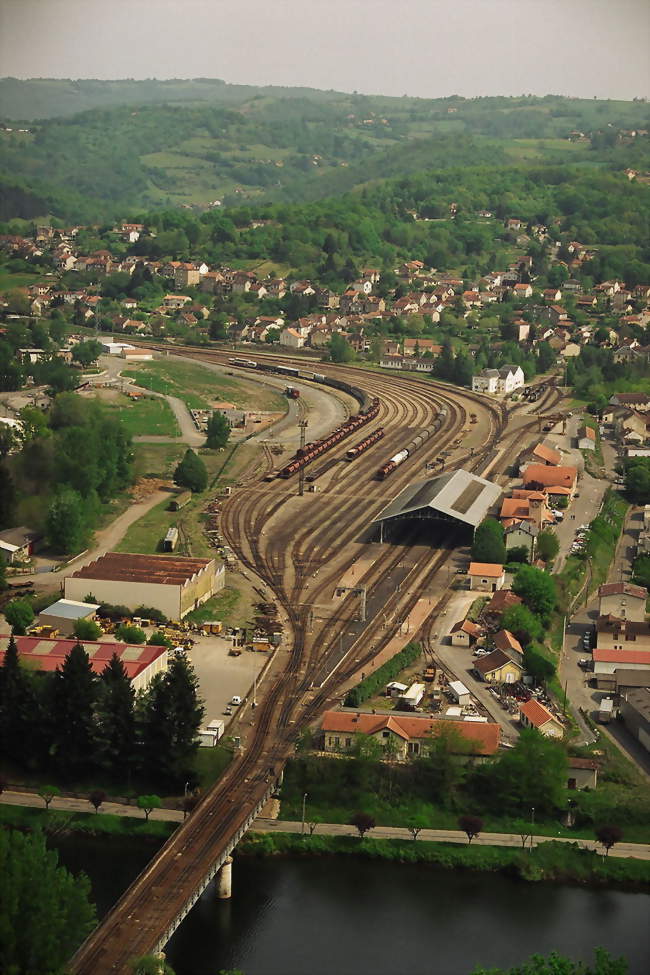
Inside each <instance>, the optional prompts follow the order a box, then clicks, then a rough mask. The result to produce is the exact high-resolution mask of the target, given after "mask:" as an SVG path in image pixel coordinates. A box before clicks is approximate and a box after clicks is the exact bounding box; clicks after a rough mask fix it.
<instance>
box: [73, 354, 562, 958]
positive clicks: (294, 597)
mask: <svg viewBox="0 0 650 975" xmlns="http://www.w3.org/2000/svg"><path fill="white" fill-rule="evenodd" d="M165 348H166V350H167V347H165ZM174 351H175V352H178V353H179V354H182V355H185V356H187V355H189V356H191V357H193V358H207V359H209V360H210V361H218V362H221V363H222V364H224V365H225V364H227V359H228V356H229V353H215V352H205V351H198V350H197V349H195V348H188V349H185V348H175V349H174ZM256 358H259V357H258V356H257V355H256ZM266 358H272V357H266ZM280 361H282V362H284V363H286V361H287V359H286V357H281V359H280ZM318 368H319V369H321V367H320V366H319V367H318ZM331 369H332V367H325V366H323V367H322V371H323V372H325V371H326V370H327V371H330V370H331ZM335 371H336V374H337V376H339V377H341V378H343V379H346V380H348V379H349V381H351V382H352V383H353V384H354V385H357V386H360V387H362V388H363V389H364V390H365V391H366V392H367V393H368V394H370V395H373V396H378V397H379V398H380V401H381V409H380V412H379V416H378V417H377V419H376V421H375V422H376V424H377V425H381V426H383V427H384V428H385V430H386V436H385V439H384V440H382V441H381V446H380V448H379V449H380V450H381V455H382V456H383V454H384V453H385V454H386V455H387V456H390V454H389V451H390V450H391V449H392V448H393V446H394V445H395V444H396V443H397V441H398V438H401V440H402V442H403V441H404V438H405V430H408V431H412V430H413V429H415V428H421V427H424V426H428V425H430V424H431V421H432V418H433V417H434V415H435V414H437V413H439V412H440V411H441V410H442V409H444V410H446V417H445V420H444V423H443V425H442V426H441V428H440V430H439V432H438V434H437V435H436V437H435V438H432V439H433V440H434V441H435V443H427V444H426V445H424V446H423V447H422V449H421V452H419V453H418V455H417V460H416V461H415V462H413V461H412V460H411V459H410V458H409V460H408V461H407V462H405V463H404V464H403V465H402V466H401V467H399V468H397V470H396V471H395V473H394V474H393V475H392V476H391V480H390V482H389V487H388V491H389V493H390V495H391V496H393V495H396V494H397V493H399V491H401V490H402V488H403V487H404V486H405V484H407V483H408V482H409V481H411V480H413V478H414V476H417V475H418V474H419V473H420V471H421V462H422V461H425V460H426V459H427V458H429V457H431V456H432V454H435V453H439V452H440V450H441V449H445V447H446V446H448V445H450V444H452V443H454V442H455V441H457V440H458V438H459V436H462V432H463V431H464V430H466V429H467V420H468V413H469V412H470V411H474V412H477V413H478V412H480V413H481V414H482V416H483V420H484V422H487V425H488V433H487V436H486V439H485V444H484V446H483V447H482V448H481V449H480V450H479V451H476V452H475V454H474V457H473V458H472V461H471V465H467V466H471V467H472V468H474V469H480V468H481V465H482V464H483V465H484V464H485V462H486V461H487V459H488V458H489V457H490V456H491V454H492V453H493V451H494V449H495V447H496V445H497V444H498V443H499V441H500V439H501V437H502V434H503V432H504V429H505V425H506V422H507V416H506V411H505V410H504V409H503V408H501V407H500V406H499V405H498V404H492V403H489V402H486V401H485V400H484V399H483V398H481V397H479V396H477V395H476V394H472V393H470V392H466V391H464V390H463V391H454V390H453V389H452V388H451V387H447V386H445V385H444V384H440V383H433V382H431V381H430V380H424V379H421V378H419V377H410V376H409V377H408V378H406V377H402V376H393V375H390V376H386V375H384V374H380V373H374V372H370V371H367V370H361V369H358V368H354V367H342V368H337V369H336V370H335ZM301 381H302V380H301ZM545 395H546V394H545ZM549 397H550V394H549ZM549 401H550V399H549ZM542 403H543V400H542V401H540V406H541V405H542ZM536 422H537V421H536V420H535V419H532V420H531V423H536ZM374 428H375V423H373V424H372V425H370V427H369V430H370V431H371V430H372V429H374ZM263 462H264V465H265V466H266V468H267V469H268V468H269V467H272V466H273V462H274V458H273V455H272V454H271V452H270V450H267V451H265V452H264V454H263ZM377 466H378V449H373V450H370V451H368V452H367V453H364V454H361V455H360V456H359V458H357V459H356V460H355V461H354V462H353V463H352V464H346V463H345V462H342V463H341V464H340V466H339V467H338V468H337V469H336V470H335V472H334V473H333V475H332V476H331V477H330V480H329V483H328V485H327V487H326V488H325V490H324V491H322V492H320V493H318V494H317V495H308V496H305V497H304V498H302V499H298V498H296V497H295V489H294V486H293V482H284V481H275V482H271V483H268V484H265V483H261V482H260V480H259V474H258V471H257V469H255V465H251V468H250V469H249V471H248V472H247V473H246V474H245V475H244V477H243V478H242V485H241V488H240V490H238V491H237V492H236V493H235V494H233V495H232V496H231V497H230V498H229V499H227V501H226V502H225V503H224V504H223V507H222V516H221V532H222V534H223V536H224V538H225V539H226V541H227V542H228V544H229V545H230V547H231V548H232V550H233V551H234V552H236V553H237V555H238V558H239V560H240V562H241V564H242V566H244V567H246V569H247V570H248V571H249V572H251V573H252V574H254V575H255V576H256V577H257V579H259V580H260V581H261V582H262V583H263V584H264V585H265V586H267V587H268V588H269V589H270V590H272V591H273V593H274V594H275V598H276V599H277V600H278V602H279V603H280V604H281V605H282V608H283V611H284V614H285V617H286V621H287V628H288V632H287V642H288V645H289V652H288V655H287V658H286V663H285V664H284V666H282V668H281V669H277V668H276V670H275V671H273V670H271V671H270V672H269V676H268V677H267V679H266V682H265V693H264V696H263V698H262V699H261V701H260V703H259V705H258V707H257V709H256V710H255V712H254V723H253V726H252V727H251V729H250V732H249V734H248V737H247V740H246V744H245V749H244V751H243V754H241V755H239V756H238V757H237V758H236V759H235V760H234V761H233V762H232V764H231V766H230V767H229V768H228V770H227V771H226V773H225V774H224V776H223V777H222V779H221V780H220V781H219V782H218V783H216V784H215V785H214V786H213V787H212V789H210V790H209V792H207V793H206V795H205V796H204V797H203V798H202V800H201V802H200V803H199V805H198V806H197V807H196V809H195V810H194V811H193V812H192V814H191V815H190V816H189V817H188V819H187V820H186V822H185V823H183V824H182V825H181V826H180V827H179V828H178V830H177V831H176V832H175V833H174V834H173V836H172V837H170V839H169V840H168V841H167V843H166V844H165V846H164V847H163V848H162V850H161V851H160V852H159V854H158V855H157V857H156V858H155V860H154V861H152V863H151V864H149V866H148V867H147V868H146V869H145V870H144V871H143V872H142V873H141V874H140V876H139V877H138V878H137V879H136V880H135V882H134V883H133V884H132V886H131V887H130V888H129V890H127V891H126V892H125V894H124V895H123V896H122V897H121V898H120V900H119V901H118V902H117V904H115V906H114V907H113V908H112V910H111V911H110V912H109V914H108V915H107V916H106V917H105V919H104V921H103V922H102V924H101V925H100V927H99V928H98V929H97V930H96V931H95V932H94V933H93V934H91V935H90V937H89V938H88V939H87V940H86V942H85V943H84V944H83V945H82V946H81V948H80V949H79V951H78V952H77V953H76V955H75V956H74V958H73V959H72V962H71V964H70V970H71V971H72V972H75V973H86V975H97V973H100V975H103V973H109V972H125V973H126V972H128V971H129V967H128V966H129V960H130V959H132V958H134V957H137V956H139V955H143V954H147V953H149V952H151V951H153V950H155V949H158V948H161V947H163V946H164V944H165V943H166V941H167V940H168V938H169V936H170V934H171V932H172V931H173V928H174V922H175V918H176V917H177V916H178V915H179V914H180V913H181V912H182V911H183V910H184V909H185V908H186V906H187V905H188V904H191V903H192V902H193V899H194V897H195V891H196V890H197V889H202V887H203V886H204V882H205V877H206V873H207V871H208V867H209V865H211V864H212V863H214V862H217V861H218V858H219V856H220V855H221V854H223V851H224V850H227V849H229V848H230V847H231V846H232V841H233V837H236V836H238V835H239V834H240V832H241V831H242V830H243V829H244V828H245V826H246V824H247V823H248V821H249V819H250V816H251V814H252V813H253V812H254V811H255V810H256V809H257V807H258V806H259V804H260V803H261V802H262V801H263V800H264V798H265V797H267V796H268V794H269V792H270V789H271V788H272V782H271V780H272V778H273V776H274V775H275V774H277V772H278V771H279V769H280V768H281V766H282V765H283V763H284V762H285V761H286V759H287V757H288V756H289V755H290V754H291V752H292V749H293V747H294V743H295V738H296V735H297V732H298V731H299V729H300V727H301V726H303V725H304V724H306V723H308V722H310V721H312V720H314V719H315V718H316V717H317V716H318V714H319V713H320V712H321V711H322V710H323V709H324V708H326V707H327V706H329V705H331V704H332V703H333V702H334V700H336V698H337V696H339V695H340V689H341V688H342V687H343V686H344V684H345V682H346V681H348V680H349V679H350V677H352V676H353V675H354V674H355V673H357V672H358V670H359V668H360V667H363V666H366V665H368V664H370V663H371V661H372V659H373V657H374V656H375V655H376V654H377V653H378V652H380V650H381V649H382V647H383V646H385V645H386V643H387V642H388V641H389V640H390V639H391V637H392V636H393V633H394V628H391V627H388V628H385V629H384V628H383V627H382V626H381V625H380V624H379V621H378V620H377V619H374V620H372V621H371V622H370V623H369V624H368V625H367V626H366V627H365V628H364V629H363V630H362V631H361V632H359V633H355V634H354V642H353V644H352V648H353V649H354V653H350V652H349V651H350V646H346V647H343V642H344V637H345V635H346V630H347V629H348V626H349V620H350V606H351V602H350V597H349V596H348V597H344V598H343V599H342V600H341V603H340V606H339V607H337V609H336V610H335V611H333V612H332V613H330V614H329V616H328V617H327V618H325V619H322V620H321V619H316V620H314V619H313V618H312V619H311V620H310V618H309V609H308V606H309V605H312V606H315V605H317V604H319V603H321V602H322V601H324V600H326V598H327V597H328V595H329V594H331V592H332V590H333V589H334V588H335V586H336V582H337V580H338V579H340V578H341V576H342V575H343V574H344V573H346V572H347V571H349V570H350V569H351V567H352V565H353V564H354V555H353V554H352V553H351V545H350V543H351V542H353V541H355V540H357V539H359V537H360V535H361V533H362V532H363V530H364V529H365V527H366V526H367V525H368V523H369V521H371V520H372V518H373V517H375V515H376V513H377V512H378V511H379V510H380V508H381V507H382V506H383V504H384V503H385V497H386V493H387V492H386V487H385V486H384V485H382V484H380V483H379V482H377V481H375V480H373V474H374V471H375V470H376V468H377ZM416 472H417V473H416ZM360 502H361V503H360ZM413 532H414V534H416V530H415V528H414V529H413ZM413 540H414V539H413V538H406V539H405V540H404V543H403V544H401V545H396V546H385V547H383V549H382V550H381V551H380V552H379V554H378V555H377V557H376V559H375V560H374V561H373V562H372V563H371V564H370V565H369V566H368V567H367V568H366V569H365V570H364V572H363V573H362V574H361V575H360V578H359V582H358V584H359V585H365V586H366V587H367V588H368V590H372V589H373V588H374V587H375V586H376V585H378V583H379V582H380V581H381V579H382V578H384V577H385V576H386V575H388V574H390V573H391V572H392V571H394V570H395V569H396V567H397V566H398V565H399V563H400V562H401V561H402V560H403V559H404V557H405V556H406V555H407V553H409V552H413V551H414V550H413V549H412V547H411V542H412V541H413ZM450 551H451V549H449V548H446V547H445V546H444V545H443V546H439V547H438V548H437V549H434V550H432V549H431V548H430V547H429V548H426V549H424V547H423V550H422V552H421V553H419V554H418V555H417V556H416V557H415V559H414V562H413V564H412V565H411V567H410V569H409V571H408V573H407V575H406V576H405V580H404V581H405V584H406V588H405V589H403V590H402V591H401V592H394V593H393V594H392V596H390V597H389V598H388V599H387V601H386V607H387V609H388V611H389V612H391V611H393V614H394V616H400V615H401V616H404V614H408V612H410V610H411V609H412V608H413V606H414V605H415V603H416V602H417V600H418V598H420V594H421V593H422V592H423V591H426V590H427V589H428V587H430V586H431V584H432V583H433V580H434V579H435V576H436V573H437V572H438V571H439V569H440V567H441V566H442V565H444V563H445V562H446V560H447V559H448V558H449V556H450ZM317 576H320V577H319V578H318V580H317V581H316V577H317ZM434 612H435V607H434ZM310 623H311V625H309V624H310ZM334 668H335V669H334ZM332 670H334V673H333V676H329V677H328V675H329V674H330V673H331V672H332ZM314 684H320V686H317V687H316V689H315V690H314V689H313V685H314Z"/></svg>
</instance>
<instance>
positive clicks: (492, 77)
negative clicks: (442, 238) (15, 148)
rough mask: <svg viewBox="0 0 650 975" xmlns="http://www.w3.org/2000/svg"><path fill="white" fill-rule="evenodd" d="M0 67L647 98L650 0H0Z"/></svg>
mask: <svg viewBox="0 0 650 975" xmlns="http://www.w3.org/2000/svg"><path fill="white" fill-rule="evenodd" d="M0 75H2V76H7V75H9V76H13V77H16V78H32V77H49V78H197V77H205V78H222V79H223V80H224V81H228V82H231V83H236V84H255V85H267V84H275V85H291V86H295V85H305V86H309V87H312V88H324V89H331V88H333V89H336V90H339V91H359V92H363V93H367V94H385V95H404V94H408V95H415V96H420V97H425V98H428V97H442V96H445V95H451V94H458V95H464V96H465V97H471V96H474V95H497V94H503V95H519V94H535V95H545V94H549V93H552V94H562V95H574V96H579V97H586V98H591V97H593V96H597V97H599V98H606V97H609V98H622V99H629V98H633V97H635V96H648V95H650V0H108V2H106V0H0Z"/></svg>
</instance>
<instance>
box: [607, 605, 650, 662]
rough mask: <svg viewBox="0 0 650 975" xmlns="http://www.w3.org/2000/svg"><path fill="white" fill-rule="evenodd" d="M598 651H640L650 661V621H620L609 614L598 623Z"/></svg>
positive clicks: (626, 619)
mask: <svg viewBox="0 0 650 975" xmlns="http://www.w3.org/2000/svg"><path fill="white" fill-rule="evenodd" d="M596 648H597V649H598V650H639V651H643V652H644V653H648V654H649V656H648V659H649V660H650V621H646V620H633V619H629V618H627V617H626V618H625V619H619V617H617V616H613V615H612V614H611V613H608V614H607V615H606V616H599V617H598V619H597V621H596Z"/></svg>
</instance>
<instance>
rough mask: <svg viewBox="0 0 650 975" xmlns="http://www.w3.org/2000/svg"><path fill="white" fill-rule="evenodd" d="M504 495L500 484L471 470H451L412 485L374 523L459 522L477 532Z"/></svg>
mask: <svg viewBox="0 0 650 975" xmlns="http://www.w3.org/2000/svg"><path fill="white" fill-rule="evenodd" d="M502 493H503V491H502V489H501V488H500V487H499V486H498V485H497V484H492V483H491V482H490V481H486V480H484V479H483V478H482V477H477V476H476V474H470V472H469V471H464V470H457V471H448V472H447V473H446V474H441V475H440V476H439V477H431V478H426V479H425V480H423V481H414V482H413V484H409V485H408V487H405V488H404V490H403V491H402V492H401V494H398V496H397V497H396V498H395V499H394V500H393V501H391V503H390V504H389V505H387V506H386V507H385V508H384V510H383V511H381V512H380V513H379V515H378V516H377V517H376V518H375V520H374V522H373V524H375V525H380V524H386V523H389V522H394V521H397V520H398V519H412V518H421V519H431V520H437V521H447V522H450V521H451V522H453V521H457V522H460V523H462V524H463V525H466V526H468V527H469V528H472V529H474V528H476V526H477V525H479V524H480V523H481V522H482V521H483V519H484V518H485V517H486V515H487V514H488V513H489V511H490V509H491V508H492V507H493V506H494V505H495V504H496V502H497V501H498V500H499V498H500V497H501V494H502Z"/></svg>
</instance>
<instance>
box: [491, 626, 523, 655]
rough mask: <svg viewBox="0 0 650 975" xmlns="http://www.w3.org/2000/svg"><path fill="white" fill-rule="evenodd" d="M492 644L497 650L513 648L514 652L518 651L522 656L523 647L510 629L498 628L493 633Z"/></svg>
mask: <svg viewBox="0 0 650 975" xmlns="http://www.w3.org/2000/svg"><path fill="white" fill-rule="evenodd" d="M494 645H495V647H497V648H498V649H499V650H504V651H506V652H507V651H508V650H514V651H515V652H516V653H520V654H522V656H523V653H524V648H523V647H522V645H521V643H520V642H519V640H518V639H517V638H516V637H515V636H513V635H512V633H511V632H510V630H499V632H498V633H495V634H494Z"/></svg>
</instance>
